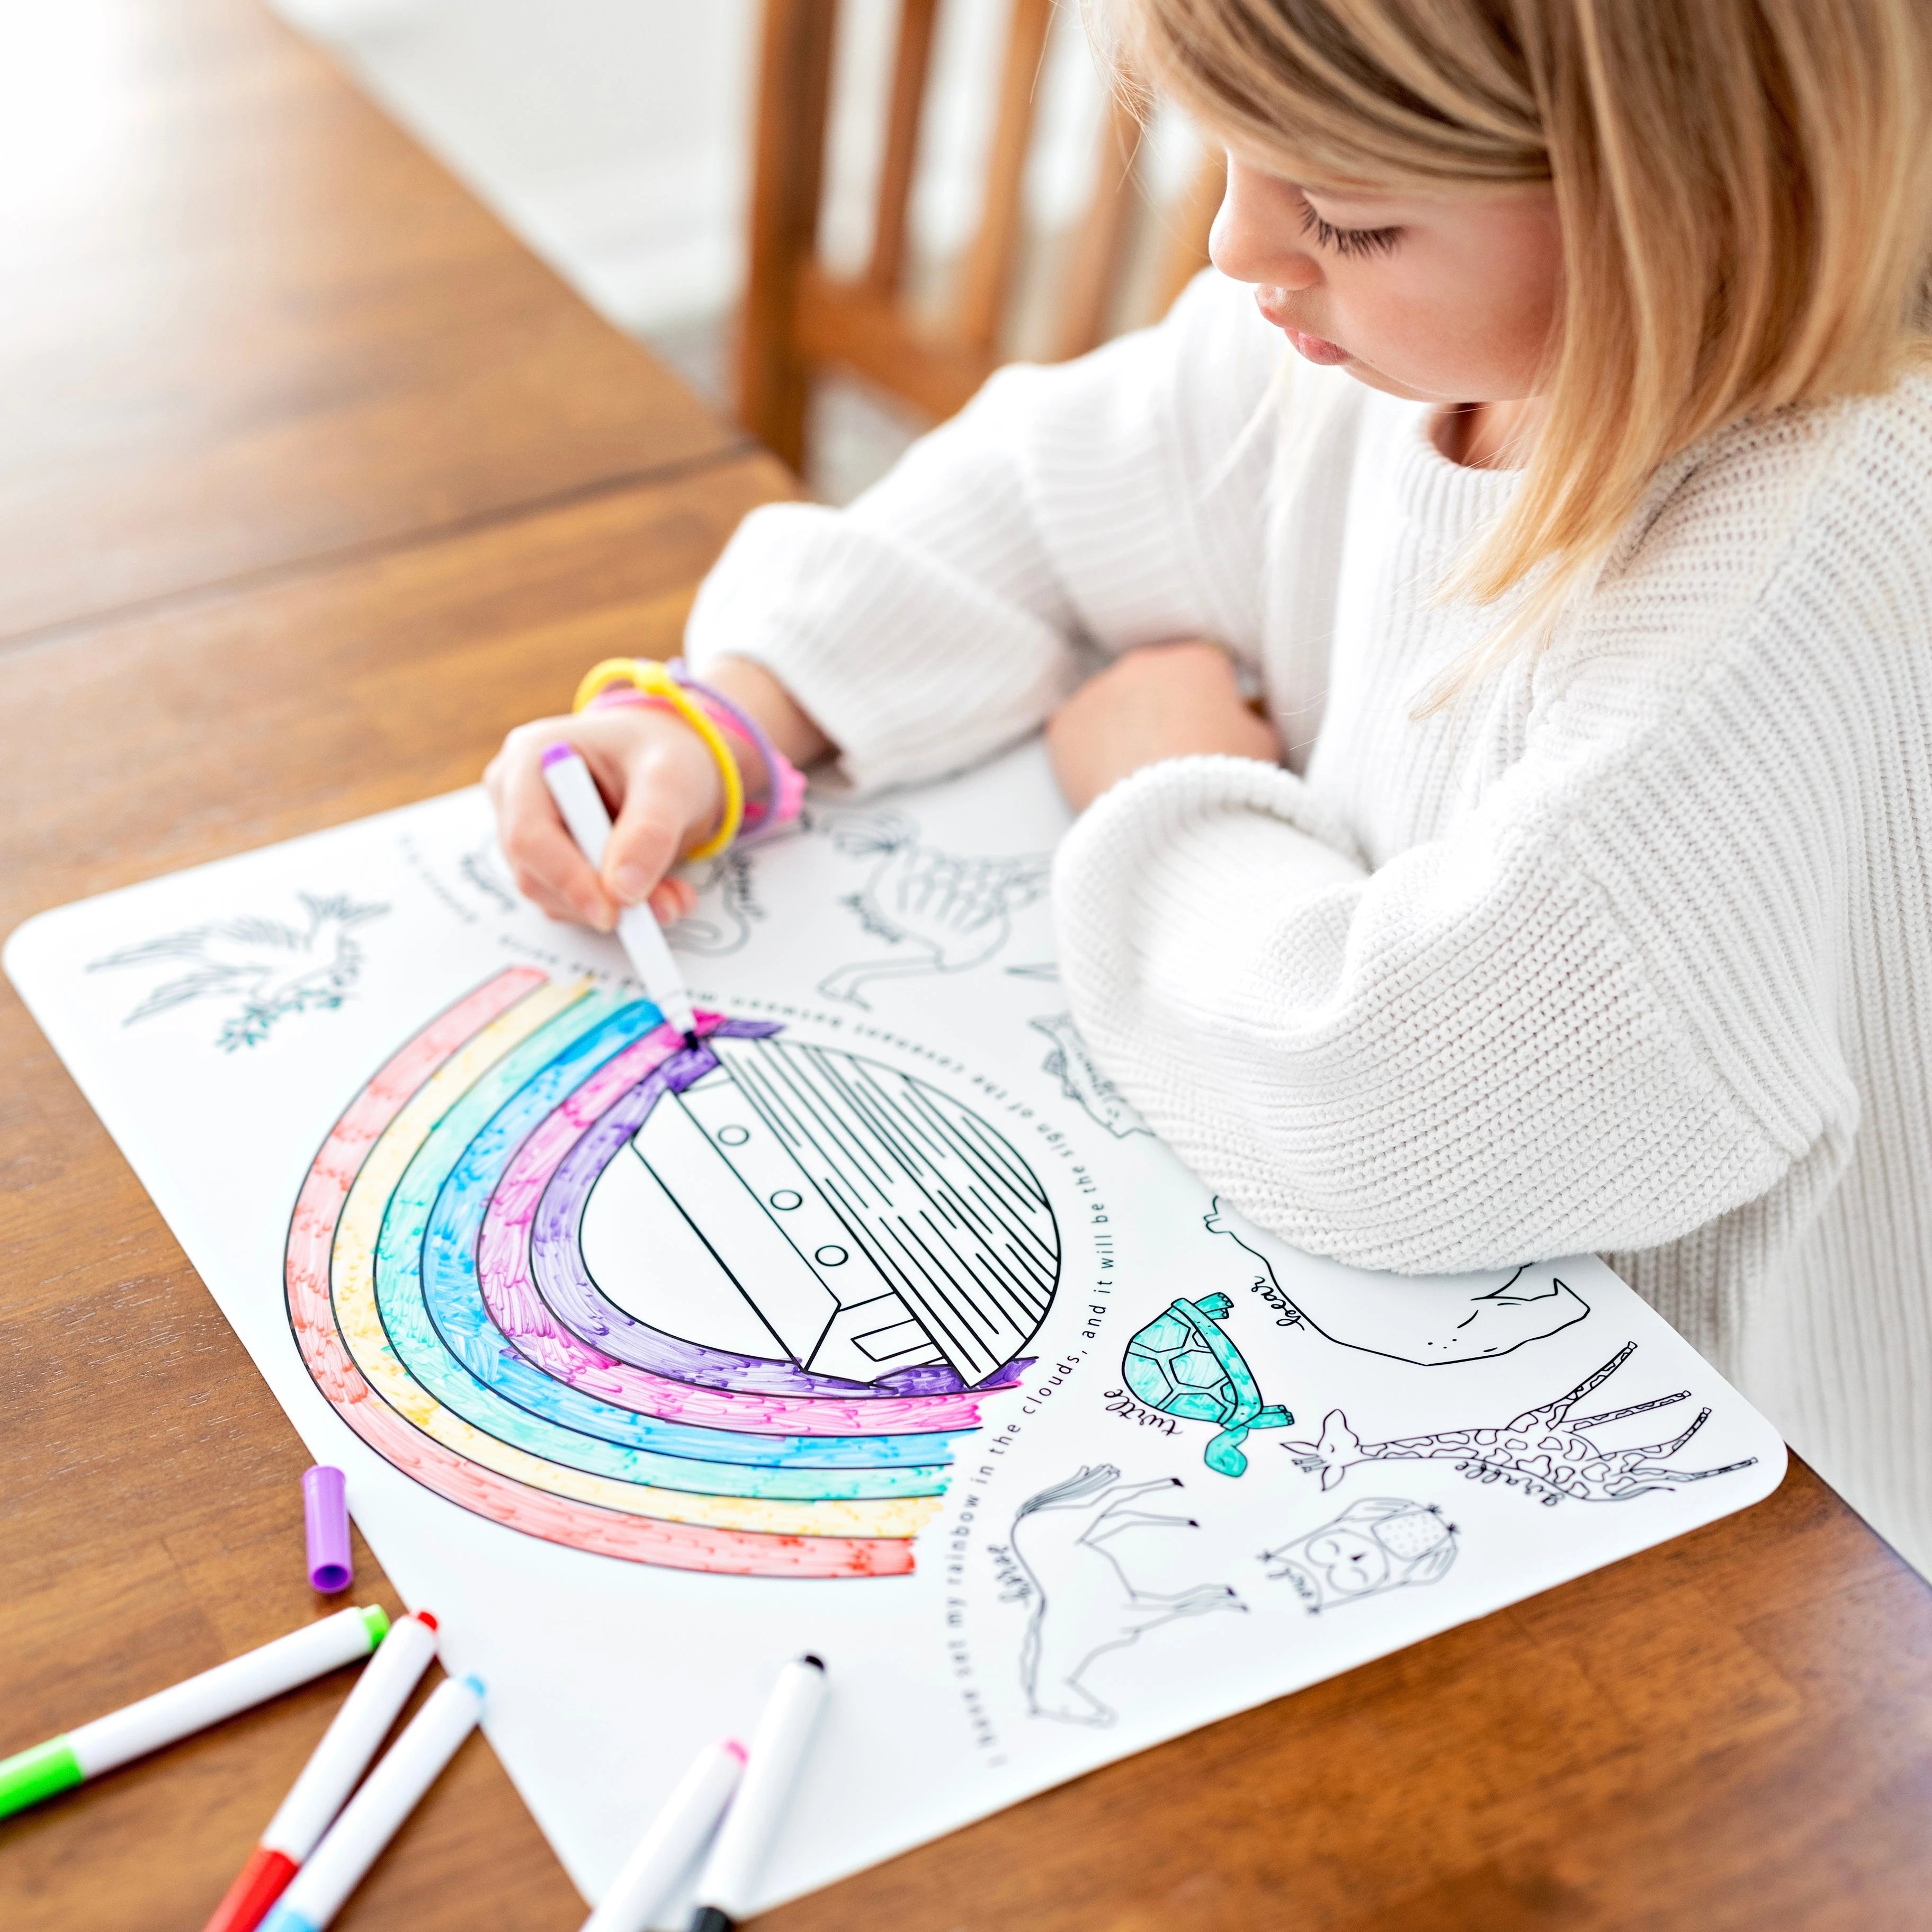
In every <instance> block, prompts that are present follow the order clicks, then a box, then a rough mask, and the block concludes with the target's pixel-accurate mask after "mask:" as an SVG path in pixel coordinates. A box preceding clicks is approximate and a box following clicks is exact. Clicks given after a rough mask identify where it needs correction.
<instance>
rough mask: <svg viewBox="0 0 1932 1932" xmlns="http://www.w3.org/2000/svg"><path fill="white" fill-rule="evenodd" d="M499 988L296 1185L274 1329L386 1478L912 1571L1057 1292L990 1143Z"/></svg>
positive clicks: (599, 1015) (630, 1019) (411, 1050)
mask: <svg viewBox="0 0 1932 1932" xmlns="http://www.w3.org/2000/svg"><path fill="white" fill-rule="evenodd" d="M698 1031H699V1034H700V1046H699V1047H698V1048H697V1050H696V1051H692V1050H691V1049H690V1048H688V1046H685V1043H684V1042H683V1041H682V1040H681V1039H680V1038H679V1037H678V1036H677V1035H676V1034H674V1033H673V1032H672V1031H670V1028H667V1026H665V1025H664V1023H663V1019H662V1016H661V1014H660V1013H658V1010H657V1008H656V1007H655V1006H653V1005H652V1004H650V1002H649V1001H646V1000H642V999H636V998H627V997H625V995H622V994H621V993H619V992H614V991H612V990H610V989H607V988H605V987H602V986H599V985H598V983H596V982H595V981H594V980H590V979H588V978H585V979H580V980H557V979H553V978H552V977H550V976H549V975H548V974H544V973H543V972H541V971H538V970H536V969H535V968H529V967H514V968H508V969H507V970H505V971H502V972H501V973H499V974H496V976H495V977H493V978H492V979H490V980H487V982H485V983H484V984H483V985H481V986H478V987H476V988H475V989H474V990H473V991H472V992H470V993H469V994H468V995H466V996H465V997H464V998H462V999H461V1000H459V1001H458V1002H457V1003H456V1004H455V1005H454V1006H452V1007H449V1009H448V1010H446V1011H445V1012H444V1013H441V1014H440V1015H438V1016H437V1018H436V1019H434V1020H433V1021H431V1023H430V1024H429V1025H428V1026H426V1027H425V1028H423V1029H422V1031H421V1032H419V1034H416V1037H414V1038H413V1039H412V1040H410V1041H409V1043H407V1045H406V1046H404V1047H402V1048H401V1049H400V1050H399V1051H398V1052H397V1053H395V1055H393V1056H392V1058H390V1060H389V1061H388V1063H387V1064H386V1065H385V1066H384V1067H382V1069H381V1070H380V1071H379V1072H378V1073H377V1074H376V1075H375V1076H374V1078H373V1079H371V1080H370V1081H369V1082H368V1085H365V1087H364V1088H362V1091H361V1092H360V1093H359V1094H357V1095H356V1097H355V1099H354V1100H353V1101H352V1102H351V1103H350V1106H349V1107H348V1109H347V1111H346V1112H344V1114H343V1115H342V1117H341V1119H339V1120H338V1121H337V1122H336V1124H335V1127H334V1128H333V1130H332V1131H331V1133H330V1134H329V1138H328V1139H327V1140H326V1141H325V1142H323V1146H322V1149H321V1151H320V1153H318V1154H317V1156H316V1158H315V1160H314V1164H313V1165H312V1166H311V1168H310V1169H309V1172H308V1176H307V1178H306V1179H305V1181H304V1182H303V1184H302V1190H301V1193H300V1195H299V1198H298V1199H297V1201H296V1207H295V1212H294V1214H293V1217H292V1220H291V1222H290V1230H289V1241H288V1251H287V1296H288V1313H289V1321H290V1327H291V1328H292V1329H293V1332H294V1335H295V1338H296V1343H297V1345H298V1346H299V1348H300V1349H301V1351H302V1359H303V1361H304V1362H305V1364H307V1366H308V1371H309V1373H310V1374H311V1376H313V1377H314V1380H315V1383H316V1385H317V1388H320V1390H321V1391H322V1393H323V1395H324V1396H325V1397H327V1398H328V1400H329V1402H330V1403H332V1404H333V1405H334V1406H335V1409H336V1411H337V1412H338V1414H339V1415H341V1417H342V1418H343V1419H344V1421H346V1422H347V1423H348V1424H349V1425H350V1427H351V1428H353V1430H355V1431H356V1433H357V1434H358V1435H359V1436H361V1437H362V1439H363V1441H364V1442H367V1443H368V1445H370V1446H371V1448H373V1449H374V1450H375V1451H377V1454H379V1455H380V1456H382V1457H384V1458H385V1459H386V1460H387V1461H388V1462H389V1463H392V1464H393V1465H394V1466H395V1467H396V1468H397V1469H401V1471H403V1472H404V1473H405V1474H406V1475H409V1476H410V1477H413V1478H414V1479H415V1480H416V1481H418V1482H419V1483H421V1484H424V1485H425V1487H427V1488H429V1489H431V1490H434V1491H435V1492H436V1493H437V1494H438V1495H440V1496H445V1497H447V1498H448V1499H449V1500H450V1501H452V1502H456V1503H458V1504H460V1505H462V1506H463V1508H466V1509H469V1510H472V1511H475V1513H476V1514H478V1515H480V1516H483V1517H488V1518H490V1520H493V1521H495V1522H497V1523H503V1524H505V1525H507V1526H509V1527H511V1528H512V1529H518V1530H521V1531H523V1532H526V1533H527V1534H529V1535H532V1536H538V1537H541V1538H544V1539H545V1540H546V1541H550V1542H553V1543H559V1544H568V1545H569V1546H571V1547H574V1548H576V1549H579V1550H589V1551H593V1552H595V1553H598V1554H600V1555H604V1556H616V1557H621V1558H623V1559H626V1560H628V1561H630V1562H639V1563H652V1564H658V1565H666V1566H668V1567H670V1568H676V1569H685V1570H703V1571H713V1572H717V1573H720V1574H733V1575H739V1576H760V1577H878V1576H891V1575H903V1574H906V1573H907V1572H908V1571H910V1570H911V1568H912V1567H913V1538H915V1537H916V1535H917V1534H918V1532H919V1530H920V1529H921V1528H922V1526H924V1525H925V1524H926V1523H928V1522H929V1521H930V1520H931V1519H932V1517H933V1516H934V1515H935V1514H936V1512H937V1511H938V1508H939V1505H940V1499H941V1496H942V1495H943V1494H944V1491H945V1488H946V1484H947V1473H948V1471H949V1470H950V1467H951V1465H952V1463H953V1454H954V1445H955V1443H956V1440H957V1439H958V1438H959V1436H961V1435H962V1434H964V1433H968V1432H970V1431H971V1430H975V1429H977V1427H979V1426H980V1400H981V1399H982V1398H983V1397H984V1396H985V1395H986V1394H988V1393H989V1391H995V1390H998V1389H1001V1388H1007V1387H1010V1386H1011V1385H1013V1383H1014V1382H1016V1380H1017V1379H1019V1376H1020V1374H1021V1373H1022V1371H1023V1370H1024V1368H1025V1362H1024V1361H1023V1360H1022V1350H1023V1349H1025V1346H1026V1345H1027V1343H1028V1341H1029V1340H1031V1338H1032V1337H1033V1335H1034V1332H1035V1331H1037V1329H1038V1328H1039V1326H1040V1322H1042V1321H1043V1319H1045V1316H1046V1313H1047V1310H1048V1309H1049V1307H1050V1306H1051V1305H1052V1299H1053V1294H1054V1290H1055V1286H1057V1283H1058V1277H1059V1267H1060V1244H1059V1234H1058V1227H1057V1226H1056V1224H1055V1220H1054V1217H1053V1212H1052V1206H1051V1205H1050V1203H1049V1201H1048V1199H1047V1196H1046V1191H1045V1190H1044V1189H1043V1187H1041V1185H1040V1181H1039V1180H1038V1178H1037V1176H1036V1175H1034V1172H1032V1170H1031V1168H1030V1167H1029V1166H1028V1165H1027V1163H1026V1162H1025V1160H1022V1158H1021V1157H1020V1156H1019V1154H1018V1153H1017V1152H1016V1151H1015V1150H1014V1148H1013V1146H1012V1145H1011V1143H1010V1142H1008V1141H1007V1139H1005V1137H1004V1136H1003V1135H1001V1133H999V1132H998V1130H996V1129H995V1128H994V1127H992V1126H991V1125H990V1124H989V1123H988V1122H986V1121H984V1120H983V1119H982V1118H980V1116H979V1115H977V1114H976V1113H975V1112H973V1111H972V1110H971V1109H969V1108H967V1107H965V1106H962V1104H961V1103H959V1102H958V1101H956V1100H953V1099H952V1098H951V1097H950V1096H949V1095H947V1094H944V1093H942V1092H941V1091H940V1090H939V1089H938V1088H935V1087H933V1086H932V1085H929V1084H928V1083H927V1082H924V1081H921V1080H919V1079H915V1078H913V1076H910V1075H908V1074H905V1073H900V1072H898V1071H897V1070H895V1069H893V1068H891V1067H886V1066H884V1065H883V1064H880V1063H879V1062H877V1061H871V1060H868V1059H866V1058H862V1057H861V1056H859V1055H856V1054H851V1053H847V1052H844V1051H842V1050H839V1049H831V1048H826V1047H819V1046H811V1045H809V1044H807V1043H802V1042H800V1041H798V1040H793V1039H788V1038H787V1037H786V1036H785V1034H784V1030H783V1029H782V1028H780V1027H778V1026H777V1025H773V1024H772V1023H770V1022H763V1021H751V1020H743V1019H730V1018H727V1017H725V1016H721V1015H718V1014H713V1013H705V1014H700V1016H699V1027H698Z"/></svg>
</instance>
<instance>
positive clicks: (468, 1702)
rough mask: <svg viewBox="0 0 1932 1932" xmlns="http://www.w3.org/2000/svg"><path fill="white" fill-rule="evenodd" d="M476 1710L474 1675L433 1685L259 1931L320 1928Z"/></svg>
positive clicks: (465, 1732)
mask: <svg viewBox="0 0 1932 1932" xmlns="http://www.w3.org/2000/svg"><path fill="white" fill-rule="evenodd" d="M482 1715H483V1685H482V1682H481V1680H480V1679H477V1678H475V1677H461V1678H455V1677H453V1678H452V1679H450V1680H449V1682H448V1683H446V1684H442V1685H438V1686H437V1688H436V1690H435V1691H434V1692H432V1693H431V1696H430V1698H429V1700H428V1703H425V1705H424V1706H423V1707H422V1709H421V1710H420V1711H419V1712H417V1713H416V1718H415V1720H414V1721H413V1722H412V1723H411V1724H410V1727H409V1729H408V1730H406V1731H405V1732H404V1733H403V1734H402V1736H401V1737H399V1738H398V1739H397V1740H396V1742H395V1744H394V1745H392V1746H391V1747H390V1749H389V1755H388V1756H387V1757H385V1758H384V1759H383V1761H382V1762H381V1763H380V1764H379V1765H377V1767H376V1769H374V1771H372V1772H370V1774H369V1775H368V1778H366V1779H365V1781H364V1782H363V1785H362V1790H360V1791H359V1792H357V1793H356V1796H354V1797H353V1798H352V1799H350V1801H349V1802H348V1804H347V1806H346V1807H345V1808H344V1811H343V1814H342V1816H341V1817H339V1818H338V1819H337V1820H336V1821H335V1823H334V1824H333V1825H332V1826H331V1827H330V1828H329V1835H328V1836H327V1837H326V1838H324V1839H323V1841H322V1843H320V1844H319V1845H318V1846H316V1848H315V1850H314V1853H313V1854H312V1855H311V1857H310V1858H309V1861H308V1863H307V1864H305V1865H304V1866H303V1867H302V1870H300V1871H299V1872H297V1873H296V1875H295V1876H294V1877H293V1879H290V1882H289V1888H288V1890H287V1891H285V1892H284V1893H283V1894H282V1895H281V1898H280V1900H278V1901H277V1903H276V1906H275V1910H274V1911H272V1912H270V1913H269V1915H268V1917H267V1918H265V1919H264V1920H263V1921H262V1928H261V1932H322V1928H323V1927H324V1926H326V1924H328V1923H329V1921H330V1920H331V1919H332V1918H334V1917H335V1915H336V1914H337V1913H338V1912H340V1911H341V1909H342V1906H343V1901H344V1900H345V1899H347V1897H348V1896H349V1894H350V1893H351V1892H352V1891H354V1890H355V1889H356V1887H357V1886H358V1885H360V1884H361V1883H362V1879H363V1876H364V1874H365V1873H367V1872H368V1869H369V1867H371V1865H373V1864H374V1863H375V1862H376V1861H377V1858H379V1857H380V1856H381V1855H382V1851H383V1846H385V1845H386V1844H387V1843H389V1841H390V1840H391V1839H392V1838H394V1837H395V1835H396V1833H397V1832H398V1830H400V1829H401V1826H402V1823H403V1820H404V1819H405V1818H407V1817H408V1816H409V1815H410V1813H411V1812H412V1811H414V1810H415V1809H416V1806H417V1805H419V1803H421V1802H422V1795H423V1793H425V1791H427V1790H428V1789H429V1788H430V1787H431V1785H432V1784H434V1783H435V1782H436V1781H437V1777H438V1775H440V1773H441V1772H442V1770H443V1766H445V1765H446V1764H447V1763H449V1760H451V1759H452V1757H455V1755H456V1750H457V1747H458V1745H460V1744H461V1743H462V1742H463V1739H465V1738H466V1737H467V1736H469V1733H471V1732H472V1731H473V1730H475V1728H476V1724H477V1720H478V1718H481V1716H482Z"/></svg>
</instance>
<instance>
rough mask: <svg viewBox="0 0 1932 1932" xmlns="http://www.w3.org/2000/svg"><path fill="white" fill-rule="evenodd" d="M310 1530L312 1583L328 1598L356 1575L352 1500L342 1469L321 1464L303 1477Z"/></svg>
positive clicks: (304, 1511)
mask: <svg viewBox="0 0 1932 1932" xmlns="http://www.w3.org/2000/svg"><path fill="white" fill-rule="evenodd" d="M302 1516H303V1519H304V1520H305V1523H306V1524H307V1526H308V1580H309V1582H310V1583H311V1586H313V1587H314V1589H317V1590H319V1591H320V1592H322V1594H323V1595H324V1596H325V1597H332V1596H333V1595H335V1592H337V1591H338V1590H346V1589H348V1587H349V1585H350V1579H351V1578H353V1577H354V1575H355V1574H356V1571H355V1568H354V1565H353V1564H352V1563H351V1562H350V1557H349V1499H348V1497H347V1494H346V1493H345V1491H344V1477H343V1474H342V1472H341V1470H340V1469H333V1468H332V1467H331V1466H329V1464H328V1463H317V1464H316V1466H315V1467H314V1469H309V1470H306V1471H305V1472H303V1475H302Z"/></svg>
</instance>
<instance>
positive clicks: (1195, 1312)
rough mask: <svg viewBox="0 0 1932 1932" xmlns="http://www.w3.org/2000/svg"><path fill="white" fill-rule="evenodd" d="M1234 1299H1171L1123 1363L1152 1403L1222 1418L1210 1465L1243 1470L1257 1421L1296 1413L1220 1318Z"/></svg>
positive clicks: (1173, 1411)
mask: <svg viewBox="0 0 1932 1932" xmlns="http://www.w3.org/2000/svg"><path fill="white" fill-rule="evenodd" d="M1234 1306H1235V1304H1233V1303H1232V1301H1229V1299H1228V1298H1227V1297H1226V1295H1205V1296H1203V1297H1202V1299H1201V1300H1200V1301H1189V1300H1187V1298H1186V1297H1185V1296H1179V1297H1177V1298H1175V1300H1174V1301H1172V1302H1171V1303H1170V1304H1169V1306H1168V1308H1167V1310H1166V1313H1163V1314H1161V1315H1157V1316H1155V1317H1154V1319H1153V1320H1152V1321H1151V1322H1149V1323H1148V1325H1147V1326H1146V1327H1145V1328H1143V1329H1142V1331H1140V1333H1139V1334H1138V1335H1136V1336H1135V1337H1134V1338H1133V1340H1132V1341H1130V1343H1128V1344H1127V1354H1126V1355H1125V1357H1124V1358H1123V1360H1122V1361H1121V1373H1122V1374H1123V1375H1124V1376H1126V1377H1127V1386H1128V1388H1130V1389H1132V1390H1133V1392H1134V1394H1136V1396H1138V1397H1139V1398H1140V1400H1142V1402H1144V1403H1146V1404H1147V1406H1148V1408H1150V1409H1159V1410H1160V1412H1161V1413H1162V1414H1163V1415H1173V1416H1180V1417H1182V1418H1186V1419H1187V1420H1188V1421H1193V1422H1218V1423H1219V1424H1220V1425H1221V1433H1220V1435H1218V1436H1216V1437H1215V1438H1214V1440H1213V1441H1212V1442H1210V1443H1209V1444H1208V1447H1207V1448H1205V1450H1204V1451H1202V1458H1203V1460H1205V1462H1206V1463H1207V1465H1208V1468H1209V1469H1213V1470H1214V1471H1216V1472H1217V1473H1218V1474H1220V1475H1223V1476H1238V1475H1241V1472H1242V1471H1243V1470H1244V1469H1247V1466H1248V1459H1247V1457H1246V1456H1244V1455H1243V1454H1242V1453H1241V1445H1242V1444H1243V1443H1244V1442H1246V1441H1247V1439H1248V1432H1249V1431H1250V1430H1253V1429H1282V1428H1285V1427H1287V1425H1288V1424H1289V1423H1291V1422H1292V1421H1294V1420H1295V1418H1294V1416H1293V1415H1292V1414H1291V1413H1290V1412H1289V1411H1288V1410H1287V1409H1283V1408H1282V1407H1280V1405H1279V1404H1277V1403H1263V1402H1262V1392H1261V1390H1260V1388H1259V1386H1257V1385H1256V1381H1255V1378H1254V1374H1253V1371H1252V1370H1250V1368H1249V1367H1248V1365H1247V1363H1246V1362H1244V1361H1243V1360H1242V1359H1241V1350H1240V1349H1238V1348H1236V1347H1235V1345H1234V1343H1232V1342H1231V1341H1229V1339H1228V1337H1226V1335H1224V1334H1223V1333H1222V1332H1221V1330H1220V1328H1219V1326H1218V1324H1219V1323H1220V1322H1222V1321H1223V1320H1224V1319H1226V1316H1228V1315H1229V1313H1232V1310H1233V1308H1234Z"/></svg>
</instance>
